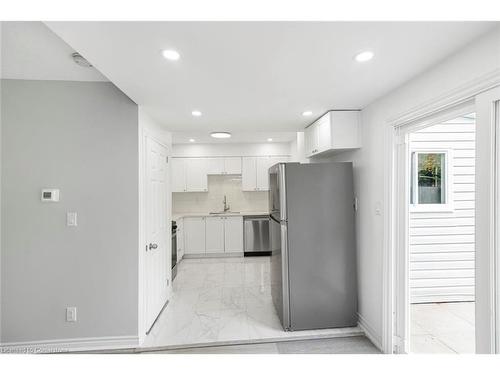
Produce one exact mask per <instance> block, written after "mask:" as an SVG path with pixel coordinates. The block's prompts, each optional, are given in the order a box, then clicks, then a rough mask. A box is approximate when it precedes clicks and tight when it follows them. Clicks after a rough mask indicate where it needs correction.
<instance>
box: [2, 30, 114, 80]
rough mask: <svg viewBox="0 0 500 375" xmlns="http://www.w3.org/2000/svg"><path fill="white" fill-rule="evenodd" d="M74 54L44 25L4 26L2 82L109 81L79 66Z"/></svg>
mask: <svg viewBox="0 0 500 375" xmlns="http://www.w3.org/2000/svg"><path fill="white" fill-rule="evenodd" d="M74 52H75V50H74V49H73V48H71V47H70V46H69V45H68V44H66V43H65V42H64V41H63V40H62V39H61V38H59V37H58V36H57V35H55V34H54V33H53V32H52V31H51V30H50V29H49V28H48V27H47V26H45V25H44V24H43V23H42V22H2V63H1V64H0V65H1V68H2V69H1V77H2V78H8V79H34V80H65V81H107V78H106V77H104V76H103V75H102V74H101V73H99V72H98V71H97V70H96V69H95V68H83V67H81V66H79V65H77V64H75V63H74V61H73V59H72V58H71V54H72V53H74Z"/></svg>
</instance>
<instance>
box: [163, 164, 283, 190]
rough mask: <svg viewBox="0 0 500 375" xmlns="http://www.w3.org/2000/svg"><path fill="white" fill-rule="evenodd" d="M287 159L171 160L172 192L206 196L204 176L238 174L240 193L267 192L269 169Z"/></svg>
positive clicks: (205, 178)
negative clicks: (196, 193) (204, 194)
mask: <svg viewBox="0 0 500 375" xmlns="http://www.w3.org/2000/svg"><path fill="white" fill-rule="evenodd" d="M285 161H288V157H287V156H250V157H247V156H244V157H239V156H238V157H227V158H222V157H221V158H215V157H213V158H173V159H172V192H174V193H176V192H206V191H208V175H226V174H228V175H229V174H231V175H233V174H236V175H239V174H241V180H242V181H241V186H242V190H243V191H267V190H269V181H268V179H269V177H268V170H269V167H271V166H272V165H274V164H276V163H280V162H285Z"/></svg>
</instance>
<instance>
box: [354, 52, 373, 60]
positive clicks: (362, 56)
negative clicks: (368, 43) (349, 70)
mask: <svg viewBox="0 0 500 375" xmlns="http://www.w3.org/2000/svg"><path fill="white" fill-rule="evenodd" d="M373 56H374V53H373V52H372V51H363V52H360V53H358V54H357V55H356V56H354V60H356V61H357V62H366V61H370V60H371V59H373Z"/></svg>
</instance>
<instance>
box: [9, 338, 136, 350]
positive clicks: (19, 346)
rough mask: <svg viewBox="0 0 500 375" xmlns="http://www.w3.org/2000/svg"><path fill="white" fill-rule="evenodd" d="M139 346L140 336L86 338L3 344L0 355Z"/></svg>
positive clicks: (132, 347) (133, 347)
mask: <svg viewBox="0 0 500 375" xmlns="http://www.w3.org/2000/svg"><path fill="white" fill-rule="evenodd" d="M138 346H139V337H138V336H105V337H84V338H74V339H60V340H40V341H24V342H10V343H2V344H1V345H0V353H13V354H15V353H19V354H38V353H40V354H42V353H54V354H55V353H67V352H81V351H90V350H111V349H135V348H137V347H138Z"/></svg>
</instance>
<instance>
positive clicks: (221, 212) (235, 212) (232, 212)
mask: <svg viewBox="0 0 500 375" xmlns="http://www.w3.org/2000/svg"><path fill="white" fill-rule="evenodd" d="M239 213H240V211H226V212H224V211H219V212H209V213H208V214H209V215H231V214H235V215H236V214H239Z"/></svg>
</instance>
